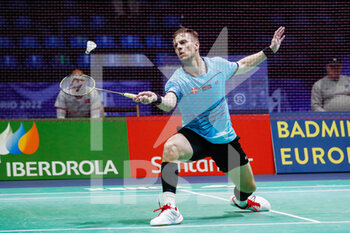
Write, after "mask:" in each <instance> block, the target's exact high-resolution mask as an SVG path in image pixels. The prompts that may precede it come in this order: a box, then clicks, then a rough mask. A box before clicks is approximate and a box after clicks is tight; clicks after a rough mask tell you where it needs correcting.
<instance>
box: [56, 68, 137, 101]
mask: <svg viewBox="0 0 350 233" xmlns="http://www.w3.org/2000/svg"><path fill="white" fill-rule="evenodd" d="M60 89H61V90H62V91H63V92H64V93H66V94H68V95H71V96H77V97H81V96H85V95H88V94H90V93H91V92H92V91H93V90H98V91H106V92H110V93H114V94H119V95H122V96H125V97H127V98H130V99H133V98H135V97H136V95H135V94H132V93H123V92H117V91H111V90H106V89H101V88H97V87H96V82H95V80H94V79H93V78H92V77H90V76H88V75H85V74H81V75H69V76H67V77H65V78H64V79H63V80H62V81H61V83H60Z"/></svg>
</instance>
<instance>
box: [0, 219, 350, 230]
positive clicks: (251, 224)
mask: <svg viewBox="0 0 350 233" xmlns="http://www.w3.org/2000/svg"><path fill="white" fill-rule="evenodd" d="M301 224H303V225H309V224H316V223H314V222H273V223H249V224H247V223H237V224H211V225H209V224H208V225H204V224H201V225H198V224H197V225H185V224H182V225H172V226H162V227H151V226H147V227H100V228H56V229H23V230H20V229H16V230H0V232H39V231H40V232H45V231H101V230H139V229H153V230H161V229H167V228H172V229H178V228H206V227H216V228H217V227H249V226H279V225H301ZM318 224H350V221H333V222H332V221H329V222H320V223H318Z"/></svg>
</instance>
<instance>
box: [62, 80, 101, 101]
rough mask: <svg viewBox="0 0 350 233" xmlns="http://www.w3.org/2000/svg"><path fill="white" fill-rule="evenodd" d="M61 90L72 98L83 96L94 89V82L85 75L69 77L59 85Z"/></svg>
mask: <svg viewBox="0 0 350 233" xmlns="http://www.w3.org/2000/svg"><path fill="white" fill-rule="evenodd" d="M60 87H61V90H62V91H63V92H64V93H66V94H68V95H73V96H84V95H87V94H89V93H90V92H91V91H92V90H93V89H94V88H95V81H94V80H93V79H92V78H91V77H89V76H87V75H70V76H67V77H66V78H64V79H63V80H62V82H61V84H60Z"/></svg>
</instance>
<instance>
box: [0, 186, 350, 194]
mask: <svg viewBox="0 0 350 233" xmlns="http://www.w3.org/2000/svg"><path fill="white" fill-rule="evenodd" d="M210 186H211V185H206V186H202V187H201V188H192V189H191V190H203V191H204V190H205V191H210V190H215V191H218V190H223V189H229V188H233V187H234V185H227V186H226V185H225V186H226V187H223V186H221V185H220V187H218V186H216V187H215V186H213V187H210ZM113 187H114V186H112V187H106V188H105V189H104V190H96V191H84V192H53V193H0V197H1V196H21V195H22V196H33V195H57V194H58V195H66V194H67V195H68V194H91V193H94V194H97V193H105V192H108V193H112V192H113V193H114V192H115V193H119V192H123V193H127V192H131V193H134V192H135V191H144V190H147V191H157V192H159V190H160V189H154V188H149V189H126V190H108V188H113ZM337 187H350V185H314V186H281V187H258V190H257V191H258V192H259V193H261V191H260V190H262V189H300V188H337ZM178 188H179V187H178ZM186 188H187V187H186ZM188 188H190V187H188ZM180 189H181V188H179V190H180ZM319 191H322V192H323V191H325V192H332V191H337V192H338V191H350V189H342V190H334V189H333V190H332V189H327V190H305V191H304V190H291V191H284V190H281V191H274V192H319Z"/></svg>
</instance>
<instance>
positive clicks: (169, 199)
mask: <svg viewBox="0 0 350 233" xmlns="http://www.w3.org/2000/svg"><path fill="white" fill-rule="evenodd" d="M163 201H164V204H168V203H170V205H172V206H175V193H172V192H164V193H163Z"/></svg>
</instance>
